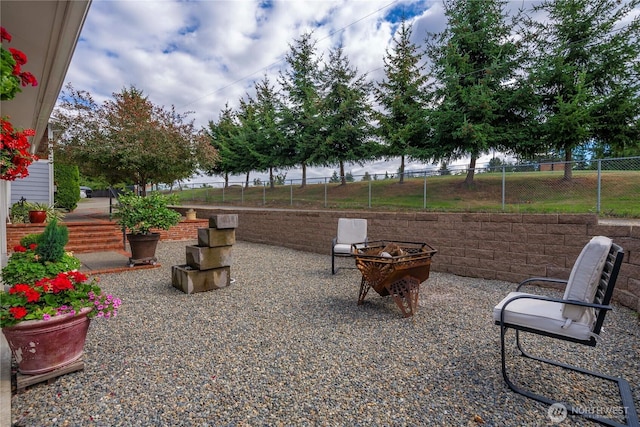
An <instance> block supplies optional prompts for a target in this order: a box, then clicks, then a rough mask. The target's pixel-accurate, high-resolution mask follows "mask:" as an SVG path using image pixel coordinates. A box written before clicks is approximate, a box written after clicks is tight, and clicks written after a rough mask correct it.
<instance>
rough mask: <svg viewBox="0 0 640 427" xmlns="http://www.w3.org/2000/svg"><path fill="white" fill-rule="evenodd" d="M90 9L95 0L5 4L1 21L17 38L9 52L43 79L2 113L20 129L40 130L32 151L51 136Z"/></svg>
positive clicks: (0, 10) (6, 104) (2, 106)
mask: <svg viewBox="0 0 640 427" xmlns="http://www.w3.org/2000/svg"><path fill="white" fill-rule="evenodd" d="M90 4H91V0H72V1H52V0H49V1H46V0H45V1H21V0H2V1H0V22H1V23H2V26H3V27H4V28H5V29H6V30H7V31H8V32H9V34H11V37H12V39H11V42H10V43H7V42H5V43H4V47H5V48H9V47H13V48H15V49H19V50H21V51H22V52H24V53H25V55H26V56H27V63H26V65H24V66H23V70H25V71H29V72H30V73H32V74H33V75H34V76H35V77H36V79H37V80H38V86H36V87H32V86H27V87H22V92H20V93H18V94H17V95H16V97H15V98H14V99H12V100H10V101H2V102H1V103H0V109H1V110H0V114H2V116H9V117H10V120H11V123H12V124H13V125H14V127H16V128H22V129H34V130H35V132H36V135H35V137H33V138H32V140H31V151H32V152H35V151H36V149H37V145H36V144H34V141H41V140H42V139H43V137H46V131H47V124H48V122H49V117H50V115H51V112H52V111H53V107H54V106H55V104H56V100H57V98H58V94H59V93H60V90H61V89H62V84H63V83H64V79H65V75H66V73H67V69H68V67H69V63H70V62H71V57H72V56H73V51H74V49H75V47H76V43H77V41H78V38H79V36H80V31H81V30H82V25H83V24H84V21H85V18H86V15H87V13H88V11H89V6H90Z"/></svg>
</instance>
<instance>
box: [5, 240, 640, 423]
mask: <svg viewBox="0 0 640 427" xmlns="http://www.w3.org/2000/svg"><path fill="white" fill-rule="evenodd" d="M187 244H195V242H191V241H181V242H161V243H160V245H159V247H158V258H159V260H160V262H161V263H162V267H161V268H156V269H149V270H137V271H130V272H124V273H118V274H105V275H102V276H101V277H100V279H101V285H102V287H103V289H104V290H105V291H107V292H109V293H113V294H115V295H116V296H118V297H120V298H121V299H122V300H123V304H122V307H121V309H120V313H119V315H118V317H117V318H115V319H111V320H103V319H96V320H94V321H92V323H91V327H90V330H89V335H88V338H87V343H86V346H85V356H84V360H85V370H84V371H80V372H76V373H71V374H67V375H64V376H61V377H59V378H58V379H57V380H56V381H54V382H53V383H51V384H46V383H41V384H38V385H34V386H31V387H29V388H27V389H26V390H25V391H24V392H23V393H19V394H15V395H14V396H13V397H12V408H11V416H12V422H13V424H14V426H413V425H425V426H426V425H429V426H440V425H441V426H475V425H485V426H516V425H517V426H525V425H526V426H545V425H551V419H550V418H549V416H548V413H547V411H548V408H547V406H546V405H543V404H540V403H537V402H535V401H533V400H530V399H527V398H524V397H523V396H520V395H518V394H516V393H513V392H511V391H510V390H509V389H508V388H507V387H506V385H505V383H504V381H503V379H502V376H501V373H500V341H499V328H498V327H497V326H495V325H494V324H493V322H492V320H491V310H492V308H493V306H494V305H495V304H496V303H497V302H498V301H500V300H501V299H502V298H503V297H504V296H505V295H506V294H507V293H508V292H509V291H511V290H513V289H514V288H515V285H514V284H512V283H506V282H500V281H492V280H479V279H474V278H466V277H459V276H454V275H450V274H439V273H435V272H432V274H431V277H430V278H429V279H428V280H427V281H426V282H425V283H423V284H422V286H421V289H420V308H419V310H418V312H417V314H416V315H415V316H413V317H412V318H407V319H405V318H403V317H402V315H401V313H400V311H399V309H398V308H397V307H396V305H395V304H394V303H393V301H392V300H391V299H390V298H389V297H386V298H382V297H380V296H379V295H378V294H377V293H376V292H375V291H373V290H371V291H370V292H369V294H368V295H367V298H366V300H365V304H364V305H362V306H358V305H357V304H356V302H357V298H358V290H359V283H360V277H361V276H360V273H359V272H358V271H357V270H355V269H354V268H352V267H353V261H352V260H349V259H339V260H338V263H339V265H341V266H342V267H344V268H342V269H340V270H339V271H338V273H337V274H336V275H335V276H333V275H331V272H330V263H331V260H330V256H329V255H322V254H313V253H305V252H298V251H294V250H290V249H286V248H281V247H272V246H266V245H258V244H250V243H245V242H238V243H236V245H234V248H233V266H232V267H231V273H232V277H233V278H234V279H235V283H233V284H232V285H231V286H230V287H227V288H224V289H220V290H216V291H211V292H204V293H197V294H192V295H187V294H184V293H182V292H181V291H179V290H177V289H175V288H173V286H172V285H171V266H172V265H178V264H184V262H185V245H187ZM436 256H437V255H436ZM346 267H349V268H346ZM639 326H640V323H639V321H638V316H637V314H636V313H634V312H632V311H631V310H628V309H626V308H624V307H620V306H616V309H615V310H614V311H613V312H612V313H609V315H608V317H607V319H606V321H605V333H604V338H603V339H602V341H601V342H600V343H599V345H598V346H596V347H595V348H590V347H586V346H580V345H567V344H565V343H558V342H557V340H548V341H544V340H542V339H540V338H537V337H533V338H531V339H529V340H527V344H528V345H529V347H530V348H531V349H533V350H535V351H537V352H539V353H542V354H545V353H546V354H557V355H559V356H560V357H565V356H566V355H567V354H569V356H570V358H571V359H565V360H567V361H573V362H575V363H577V364H579V365H581V366H583V367H586V368H594V369H600V370H602V371H604V372H606V373H609V374H612V375H622V376H624V377H625V378H626V379H627V380H628V381H629V382H630V384H631V388H632V393H633V395H634V399H635V403H636V407H640V404H639V402H640V331H639V329H640V328H639ZM509 336H510V337H513V334H512V333H511V334H510V335H509ZM510 353H512V356H513V357H512V358H511V359H510V362H509V364H510V368H511V369H512V370H513V371H514V372H516V371H517V372H524V373H525V374H523V375H516V374H514V378H516V380H518V381H521V382H524V383H526V384H527V385H528V386H529V387H531V388H533V389H536V390H538V391H545V392H547V393H551V394H554V396H556V397H558V398H562V399H569V400H571V399H574V400H573V401H574V402H577V403H578V404H580V405H584V407H585V408H604V409H603V410H607V408H613V409H612V410H614V411H615V410H616V409H619V406H620V402H619V400H618V399H617V397H616V394H615V389H613V388H611V387H609V386H608V385H602V384H601V383H600V382H596V381H592V380H590V379H588V378H585V377H584V376H574V375H568V374H566V373H564V372H560V371H557V370H553V369H550V368H545V367H542V366H540V365H539V364H534V363H531V362H527V363H524V362H523V360H522V358H521V357H517V356H515V352H510ZM620 420H622V419H621V418H620ZM560 425H562V426H577V425H593V423H590V422H586V421H584V419H582V418H576V417H573V416H569V417H568V418H567V419H566V420H565V421H563V422H562V423H561V424H560Z"/></svg>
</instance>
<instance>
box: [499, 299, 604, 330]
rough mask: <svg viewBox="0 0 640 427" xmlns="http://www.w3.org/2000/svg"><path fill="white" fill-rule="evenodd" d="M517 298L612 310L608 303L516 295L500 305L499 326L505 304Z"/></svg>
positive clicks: (501, 321) (502, 324) (502, 320)
mask: <svg viewBox="0 0 640 427" xmlns="http://www.w3.org/2000/svg"><path fill="white" fill-rule="evenodd" d="M518 299H536V300H541V301H550V302H558V303H561V304H569V305H578V306H581V307H591V308H597V309H599V310H613V306H612V305H610V304H607V305H603V304H594V303H591V302H584V301H576V300H567V299H562V298H553V297H548V296H545V295H533V294H525V295H516V296H515V297H513V298H511V299H510V300H508V301H506V302H505V303H504V305H503V306H502V309H501V310H500V326H504V312H505V309H506V308H507V306H508V305H509V304H511V303H512V302H514V301H515V300H518Z"/></svg>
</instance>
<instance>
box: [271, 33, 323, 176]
mask: <svg viewBox="0 0 640 427" xmlns="http://www.w3.org/2000/svg"><path fill="white" fill-rule="evenodd" d="M290 49H291V51H290V52H289V53H288V54H287V55H286V58H285V60H286V62H287V64H288V66H289V67H288V69H287V70H285V71H284V72H281V73H280V78H279V82H280V84H281V86H282V88H283V91H282V96H283V102H282V103H283V109H282V121H283V128H284V130H285V135H286V136H285V144H286V145H287V149H286V150H285V151H289V152H291V153H292V154H293V156H292V157H291V158H290V159H289V164H288V165H287V166H294V165H296V164H299V165H300V166H301V168H302V184H301V186H302V187H304V186H306V185H307V166H310V162H311V161H312V159H313V158H314V156H315V154H316V150H317V149H318V147H319V145H320V143H321V135H320V130H321V129H322V117H321V115H320V95H319V90H320V87H319V86H320V81H319V72H320V68H319V65H318V64H319V60H318V59H317V58H316V47H315V41H312V39H311V34H310V33H306V34H304V35H302V37H301V38H300V39H297V40H295V42H294V44H293V45H290Z"/></svg>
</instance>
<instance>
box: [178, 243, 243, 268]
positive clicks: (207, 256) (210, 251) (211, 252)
mask: <svg viewBox="0 0 640 427" xmlns="http://www.w3.org/2000/svg"><path fill="white" fill-rule="evenodd" d="M232 247H233V246H220V247H217V248H207V247H203V246H193V245H188V246H187V265H188V266H189V267H191V268H195V269H196V270H210V269H212V268H220V267H229V266H230V265H231V248H232Z"/></svg>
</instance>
